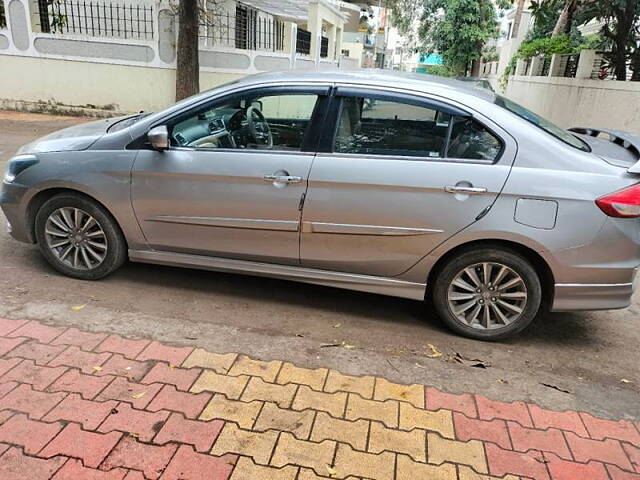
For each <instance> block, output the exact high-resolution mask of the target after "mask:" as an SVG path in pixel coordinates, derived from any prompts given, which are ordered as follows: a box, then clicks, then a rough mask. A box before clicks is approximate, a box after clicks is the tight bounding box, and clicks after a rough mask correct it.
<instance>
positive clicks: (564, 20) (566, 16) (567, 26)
mask: <svg viewBox="0 0 640 480" xmlns="http://www.w3.org/2000/svg"><path fill="white" fill-rule="evenodd" d="M579 4H580V1H579V0H566V1H565V3H564V7H563V8H562V11H561V12H560V16H559V17H558V21H557V22H556V26H555V27H554V29H553V33H552V34H551V36H552V37H557V36H558V35H562V34H563V33H569V30H571V24H572V23H573V17H574V15H575V14H576V9H577V8H578V5H579Z"/></svg>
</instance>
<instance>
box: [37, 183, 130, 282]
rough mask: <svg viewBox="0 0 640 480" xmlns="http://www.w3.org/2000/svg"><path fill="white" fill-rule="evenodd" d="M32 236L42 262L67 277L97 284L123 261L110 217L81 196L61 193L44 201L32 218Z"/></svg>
mask: <svg viewBox="0 0 640 480" xmlns="http://www.w3.org/2000/svg"><path fill="white" fill-rule="evenodd" d="M35 233H36V239H37V241H38V246H39V248H40V251H41V253H42V255H43V256H44V258H45V259H46V260H47V261H48V262H49V263H50V264H51V266H52V267H53V268H55V269H56V270H58V271H59V272H61V273H64V274H65V275H68V276H70V277H74V278H80V279H83V280H97V279H100V278H103V277H105V276H107V275H109V274H110V273H112V272H113V271H115V270H116V269H118V268H119V267H120V266H121V265H122V264H123V263H124V262H125V260H126V258H127V248H126V242H125V240H124V237H123V235H122V232H121V231H120V227H119V226H118V225H117V224H116V222H115V220H114V219H113V217H112V216H111V215H110V214H109V213H108V212H107V211H106V210H105V209H104V208H103V207H102V206H100V205H98V204H97V203H96V202H93V201H91V200H89V199H88V198H86V197H84V196H82V195H78V194H73V193H64V194H60V195H56V196H54V197H52V198H51V199H49V200H48V201H46V202H45V203H44V204H43V205H42V207H41V208H40V210H39V211H38V214H37V215H36V223H35Z"/></svg>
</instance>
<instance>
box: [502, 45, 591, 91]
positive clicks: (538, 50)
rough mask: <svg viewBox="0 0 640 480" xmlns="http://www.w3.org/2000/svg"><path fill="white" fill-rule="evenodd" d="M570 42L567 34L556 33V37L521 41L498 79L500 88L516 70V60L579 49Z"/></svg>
mask: <svg viewBox="0 0 640 480" xmlns="http://www.w3.org/2000/svg"><path fill="white" fill-rule="evenodd" d="M579 50H580V48H579V47H575V46H574V45H573V43H572V42H571V38H569V35H558V36H557V37H546V38H537V39H535V40H531V41H529V42H523V43H522V45H520V48H519V49H518V51H517V52H516V54H515V55H514V56H513V57H512V58H511V60H510V61H509V64H508V65H507V67H506V68H505V70H504V74H503V75H502V78H501V79H500V88H502V89H503V90H504V89H505V88H506V87H507V84H508V83H509V76H510V75H512V74H513V73H514V72H515V70H516V65H517V64H518V60H529V59H530V58H533V57H537V56H538V55H545V56H548V55H555V54H561V53H574V52H577V51H579Z"/></svg>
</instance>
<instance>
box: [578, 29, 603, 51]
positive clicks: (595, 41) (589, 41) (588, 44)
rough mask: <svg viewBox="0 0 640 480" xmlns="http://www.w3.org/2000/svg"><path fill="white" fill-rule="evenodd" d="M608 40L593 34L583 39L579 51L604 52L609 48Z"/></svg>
mask: <svg viewBox="0 0 640 480" xmlns="http://www.w3.org/2000/svg"><path fill="white" fill-rule="evenodd" d="M607 44H608V42H607V40H606V39H605V38H604V37H603V36H602V35H601V34H599V33H592V34H591V35H587V36H586V37H583V38H582V42H581V43H580V46H579V47H578V50H602V49H604V48H606V47H607Z"/></svg>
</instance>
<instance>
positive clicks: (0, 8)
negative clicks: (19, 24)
mask: <svg viewBox="0 0 640 480" xmlns="http://www.w3.org/2000/svg"><path fill="white" fill-rule="evenodd" d="M0 28H7V15H6V14H5V13H4V1H2V0H0Z"/></svg>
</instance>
